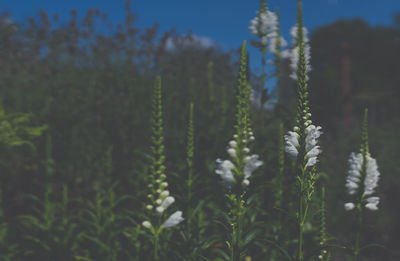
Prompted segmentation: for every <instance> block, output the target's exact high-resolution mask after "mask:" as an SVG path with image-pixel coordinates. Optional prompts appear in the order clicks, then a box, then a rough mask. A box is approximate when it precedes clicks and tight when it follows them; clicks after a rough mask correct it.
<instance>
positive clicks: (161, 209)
mask: <svg viewBox="0 0 400 261" xmlns="http://www.w3.org/2000/svg"><path fill="white" fill-rule="evenodd" d="M164 210H165V209H164V208H163V207H161V206H158V207H156V211H157V213H158V214H160V215H161V214H162V213H163V212H164Z"/></svg>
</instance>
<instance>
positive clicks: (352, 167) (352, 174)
mask: <svg viewBox="0 0 400 261" xmlns="http://www.w3.org/2000/svg"><path fill="white" fill-rule="evenodd" d="M362 163H363V156H362V154H361V153H358V154H355V153H354V152H352V153H351V154H350V158H349V171H348V172H347V173H348V176H347V179H346V188H347V192H348V193H349V194H350V195H353V194H355V193H356V191H357V189H358V186H359V185H358V184H359V182H360V176H361V174H360V171H361V166H362Z"/></svg>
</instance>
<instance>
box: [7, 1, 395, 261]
mask: <svg viewBox="0 0 400 261" xmlns="http://www.w3.org/2000/svg"><path fill="white" fill-rule="evenodd" d="M8 18H9V16H8V15H6V14H4V15H3V16H2V17H1V19H0V97H1V105H0V167H1V171H0V186H1V187H0V191H1V194H0V260H57V261H59V260H60V261H61V260H95V261H101V260H153V247H154V246H153V241H152V240H153V239H152V236H151V234H150V233H149V232H148V230H147V229H146V228H145V227H143V226H142V221H143V220H144V219H145V214H144V213H145V207H146V204H147V194H148V184H149V177H150V176H151V173H152V172H153V171H154V164H155V163H154V153H155V152H154V146H153V149H151V146H152V145H154V144H156V145H157V144H158V145H160V144H159V143H157V142H155V139H157V137H158V136H154V132H155V131H154V122H155V121H156V120H154V112H155V110H156V109H155V108H154V104H155V102H154V97H153V89H154V86H155V81H156V78H157V76H161V80H160V83H158V84H160V86H162V87H161V89H160V90H161V93H160V95H161V96H160V97H161V100H162V115H161V116H160V117H162V119H163V121H162V123H163V124H162V127H161V128H160V129H159V131H160V133H162V135H163V142H162V143H163V149H162V150H161V154H163V155H165V159H163V160H162V161H163V162H162V164H164V165H165V168H166V170H165V172H166V174H167V178H166V180H167V181H168V186H169V190H170V191H171V192H172V193H173V195H174V197H175V204H174V206H173V207H174V208H176V209H179V210H183V217H184V218H185V221H184V222H183V223H181V224H180V225H179V226H177V227H174V228H171V229H168V230H167V229H166V230H165V232H166V233H162V234H160V239H159V244H160V245H159V250H160V251H159V252H160V255H161V256H160V257H161V260H225V259H226V258H229V254H227V253H229V251H228V248H229V247H227V245H226V241H228V242H229V240H230V238H229V236H228V235H229V233H230V232H229V231H230V227H229V225H228V223H227V222H226V220H230V219H229V218H230V217H229V213H230V211H229V209H228V208H229V207H228V204H227V200H226V196H225V194H226V193H227V190H226V189H224V188H223V187H222V186H221V184H220V178H219V176H218V175H215V173H214V169H215V167H216V164H215V160H216V159H217V158H220V157H225V156H226V152H225V150H226V146H227V144H228V142H229V141H230V138H231V137H232V136H233V135H234V134H235V133H236V132H235V131H236V130H237V129H235V128H234V126H235V125H237V124H238V123H237V117H238V116H237V107H236V106H237V96H240V95H241V93H240V90H242V89H240V88H239V89H238V87H237V82H238V79H239V82H240V77H245V76H244V75H243V73H244V72H243V70H244V69H243V68H244V67H243V66H244V65H243V61H248V59H247V58H246V59H247V60H246V59H245V60H243V59H244V58H243V57H244V56H245V55H244V54H243V49H242V64H241V65H242V67H241V68H242V71H241V73H242V75H241V76H240V77H238V76H237V75H238V71H239V65H240V60H239V53H240V52H239V51H236V50H232V51H230V52H228V51H226V50H223V49H222V48H220V47H218V46H212V47H207V48H206V47H203V46H201V45H200V44H199V43H197V42H196V39H195V38H194V37H192V36H191V35H186V36H181V35H178V34H177V33H176V32H175V31H174V30H171V31H169V32H166V33H164V34H160V33H159V32H158V30H157V25H155V26H154V27H152V28H144V29H142V28H137V27H136V26H135V20H136V16H135V15H134V14H133V13H132V11H131V9H130V6H129V2H127V5H126V13H125V19H124V22H123V23H122V24H118V25H115V26H112V25H111V26H109V24H110V22H109V21H107V15H106V14H105V13H102V12H101V11H99V10H96V9H93V10H89V11H88V13H87V14H86V16H85V17H84V19H82V20H78V18H77V13H76V11H74V10H72V11H71V19H70V21H69V22H68V23H65V24H64V23H62V22H60V21H59V19H58V17H57V15H54V17H48V15H47V14H46V12H44V11H41V12H39V14H38V17H35V18H29V19H27V20H26V21H24V22H21V23H14V22H10V21H9V19H8ZM282 19H284V17H282ZM305 19H307V18H305ZM104 28H109V29H108V31H107V30H105V29H104ZM282 30H287V29H282ZM399 37H400V28H399V27H398V26H396V25H394V26H391V27H370V26H369V25H368V24H367V23H365V22H364V21H362V20H351V21H338V22H336V23H333V24H331V25H327V26H323V27H320V28H318V29H316V30H315V31H314V32H312V34H311V37H310V39H311V40H310V44H311V50H312V59H311V64H312V67H313V70H312V72H311V73H310V80H309V87H308V88H309V90H310V105H309V107H310V108H311V111H312V118H313V121H314V122H317V123H318V125H321V126H323V131H324V135H323V136H321V139H320V143H321V147H322V149H323V153H322V154H321V158H320V164H319V166H318V175H317V180H316V183H315V192H314V193H313V196H312V199H311V201H310V209H312V211H310V213H309V215H308V217H307V220H306V221H305V224H304V229H303V231H304V256H305V259H304V260H317V259H318V255H319V253H320V251H321V249H320V247H319V245H318V244H319V242H320V241H321V233H322V232H324V231H325V229H326V232H324V233H327V235H323V239H324V244H326V249H327V250H329V252H330V253H331V254H332V260H344V259H345V256H350V254H351V251H352V250H351V248H352V247H353V242H354V237H355V234H354V224H355V221H354V220H355V215H353V213H352V212H346V211H345V210H344V208H343V204H344V203H345V202H347V201H348V199H347V194H346V189H345V186H344V185H345V180H346V175H347V174H346V171H347V169H348V163H347V159H348V156H349V154H350V152H352V151H355V150H357V148H359V147H360V144H361V138H360V137H361V122H362V116H363V111H364V108H366V107H368V108H369V150H370V151H371V152H372V154H373V155H374V157H376V158H377V162H378V164H379V168H380V172H381V174H382V179H381V180H380V182H379V187H378V189H377V190H378V194H379V196H380V198H381V203H380V206H379V210H378V211H376V212H368V213H366V215H365V222H364V224H365V225H364V226H363V228H362V231H361V244H362V245H367V244H370V243H374V244H376V245H370V247H369V248H366V249H365V250H363V252H362V254H361V256H362V257H360V260H399V258H400V252H399V250H398V249H397V246H398V244H399V243H400V240H399V236H398V235H399V233H400V225H399V224H400V223H399V222H398V220H399V218H400V211H399V209H398V208H397V203H396V198H398V196H399V192H398V188H399V186H400V177H399V175H398V174H399V173H400V168H399V166H398V165H397V163H396V160H397V158H398V156H399V155H400V149H399V148H400V144H399V143H400V136H399V132H398V127H399V126H400V120H399V118H398V117H397V112H398V111H400V108H399V106H400V105H399V103H398V101H399V97H400V93H399V88H398V86H399V84H400V77H399V75H400V74H399V73H398V72H397V70H398V69H397V66H396V65H397V63H398V61H399V60H400V59H399V58H400V42H399V41H398V39H399ZM238 44H239V43H238ZM255 47H257V45H255ZM248 48H254V47H251V46H248ZM345 63H347V65H346V66H349V67H348V68H350V69H349V72H348V75H347V76H346V72H345V70H344V69H343V68H345V67H346V66H345V65H344V64H345ZM275 65H276V64H275ZM267 66H270V65H269V64H267ZM246 70H247V72H246V73H247V75H246V77H245V78H247V79H250V81H249V82H250V83H251V87H252V88H253V89H254V90H256V91H255V92H254V93H255V95H254V96H253V98H252V101H253V103H252V106H251V108H249V114H250V118H251V121H250V122H251V125H252V132H254V134H255V137H256V140H255V142H254V144H253V145H252V146H253V147H252V148H251V149H252V151H254V152H255V153H257V154H258V155H259V156H260V159H261V160H262V161H263V165H262V166H261V167H260V168H259V169H257V170H256V171H255V172H254V174H253V176H252V178H251V179H250V184H249V187H248V191H247V194H246V196H245V197H244V199H243V200H245V205H246V206H248V207H247V210H246V215H244V221H243V222H244V231H243V238H244V239H243V242H242V243H243V245H242V246H243V253H245V254H246V256H248V257H251V258H252V260H267V259H268V260H297V259H290V258H291V257H295V256H296V254H295V253H296V248H297V245H298V242H297V241H296V240H297V238H296V237H297V236H296V233H297V232H296V229H297V228H296V224H295V223H296V222H295V221H294V220H295V218H294V217H295V215H296V214H295V213H296V207H295V205H296V204H297V203H296V201H295V197H296V193H295V191H296V189H295V185H294V183H295V178H294V176H293V175H292V174H293V173H292V172H291V167H292V166H291V164H292V162H291V161H290V160H289V159H288V158H287V155H285V156H283V147H282V146H283V135H284V133H286V130H289V129H291V128H293V126H294V124H295V116H296V100H297V91H296V87H297V84H296V81H294V80H292V79H291V78H290V77H289V74H290V72H289V71H290V65H289V61H288V60H287V59H283V60H282V67H280V71H278V73H279V74H280V75H279V80H277V81H276V82H277V86H268V90H269V91H268V92H265V91H263V88H262V86H263V83H264V80H263V75H261V76H259V75H255V74H253V73H251V68H248V66H247V68H246ZM275 71H276V70H275V67H272V66H271V69H270V70H269V71H268V72H269V74H271V72H274V73H275ZM269 76H271V75H269ZM273 76H277V75H273ZM346 77H349V78H348V85H349V86H351V89H350V90H349V91H344V90H343V85H346V83H344V81H346V79H347V78H346ZM239 85H240V84H239ZM156 86H157V84H156ZM243 88H244V87H243ZM278 90H279V91H278ZM278 93H280V94H279V97H278ZM156 103H157V102H156ZM191 104H193V105H191ZM265 104H269V106H264V105H265ZM271 104H273V106H271ZM266 107H267V108H270V109H265V108H266ZM271 107H272V109H271ZM152 111H153V114H152ZM190 115H191V117H190ZM189 118H191V120H189ZM243 124H244V123H243ZM190 126H191V127H190ZM246 126H247V125H246ZM246 128H247V127H246ZM188 129H189V130H188ZM156 132H157V131H156ZM152 133H153V136H152ZM160 133H158V134H160ZM154 137H156V138H154ZM188 137H189V138H188ZM154 142H155V143H154ZM188 143H189V145H188ZM164 146H165V147H164ZM283 160H284V162H285V165H284V166H285V167H284V168H282V162H283ZM189 177H190V178H189ZM188 180H189V181H190V182H188ZM189 186H190V194H189V195H190V196H188V187H189ZM323 187H324V188H325V190H323ZM322 191H326V197H325V196H322V195H324V193H325V192H324V193H322ZM323 198H324V199H323ZM321 205H322V206H321ZM321 209H322V211H321ZM325 209H326V211H324V210H325ZM187 213H190V217H189V216H188V215H187ZM321 213H324V215H321ZM322 216H323V217H322ZM188 220H190V222H187V221H188ZM322 220H324V221H322ZM325 221H326V224H321V223H324V222H325ZM321 227H324V228H323V229H322V228H321ZM325 227H326V228H325ZM325 241H326V242H325ZM324 247H325V245H324ZM324 249H325V248H324Z"/></svg>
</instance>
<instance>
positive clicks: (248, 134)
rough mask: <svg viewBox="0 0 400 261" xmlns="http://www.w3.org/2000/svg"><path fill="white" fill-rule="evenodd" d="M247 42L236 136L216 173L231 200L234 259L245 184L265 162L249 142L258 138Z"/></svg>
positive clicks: (239, 242) (242, 56) (238, 253)
mask: <svg viewBox="0 0 400 261" xmlns="http://www.w3.org/2000/svg"><path fill="white" fill-rule="evenodd" d="M247 61H248V59H247V52H246V41H244V42H243V45H242V48H241V53H240V69H239V77H238V95H237V99H238V101H237V107H236V110H237V111H236V124H235V134H234V135H233V139H232V140H231V141H229V142H228V144H229V145H228V147H227V153H228V155H229V156H230V159H229V160H228V159H227V160H222V159H217V161H216V163H217V164H216V168H215V173H216V174H217V175H218V176H220V178H221V180H222V185H223V186H224V187H226V188H228V189H229V191H228V192H227V193H226V196H227V199H228V200H229V207H230V211H229V221H228V222H229V224H230V226H231V228H232V237H231V238H230V241H229V242H228V243H227V245H228V247H229V249H230V253H231V257H232V260H240V259H241V257H242V256H243V253H242V251H243V242H244V240H243V236H242V235H243V231H242V230H243V229H242V226H243V216H244V214H245V211H246V206H245V200H244V197H245V194H246V187H247V186H248V185H249V184H250V180H249V179H250V178H251V176H252V174H253V172H254V171H255V170H256V169H257V168H259V167H260V166H261V165H262V164H263V163H262V162H261V161H260V160H259V158H258V155H256V154H252V153H251V152H250V151H251V150H250V145H251V144H252V142H253V141H254V140H255V138H254V133H253V131H252V129H251V127H250V93H251V88H250V85H249V83H248V80H247V71H246V69H247Z"/></svg>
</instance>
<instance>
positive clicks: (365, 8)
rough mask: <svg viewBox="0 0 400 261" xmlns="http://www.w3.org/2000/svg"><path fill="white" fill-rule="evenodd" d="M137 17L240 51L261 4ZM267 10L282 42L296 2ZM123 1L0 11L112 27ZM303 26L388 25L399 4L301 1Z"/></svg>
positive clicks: (25, 4) (155, 8) (137, 0)
mask: <svg viewBox="0 0 400 261" xmlns="http://www.w3.org/2000/svg"><path fill="white" fill-rule="evenodd" d="M131 2H132V10H133V12H135V13H136V14H137V15H138V21H137V25H139V26H150V25H152V24H153V23H154V22H156V21H158V22H159V24H160V29H161V31H165V30H168V29H170V28H172V27H175V28H176V29H177V30H178V32H180V33H186V32H188V31H189V30H192V32H193V33H194V34H195V35H197V36H201V37H206V38H209V39H211V40H212V41H213V42H215V43H218V44H220V45H221V46H222V47H224V48H226V49H230V48H233V47H238V46H239V45H240V44H241V42H242V41H243V40H248V39H251V38H252V36H251V35H250V33H249V31H248V25H249V21H250V20H251V19H252V18H253V17H254V16H255V14H256V11H257V9H258V7H259V0H200V1H199V0H197V1H195V0H132V1H131ZM267 2H268V7H269V8H270V9H274V8H275V7H278V8H279V9H280V13H281V19H282V31H283V33H284V36H285V38H286V39H288V38H289V36H288V35H289V34H288V31H289V29H290V28H291V27H292V26H293V25H294V23H295V14H296V0H267ZM124 3H125V1H124V0H68V1H67V0H64V1H62V0H2V1H1V2H0V12H9V13H10V14H12V17H13V19H14V20H16V21H22V20H23V19H24V18H26V17H28V16H32V15H34V14H35V13H36V12H37V10H39V9H43V10H46V11H47V12H48V13H49V14H54V13H58V14H59V15H60V17H61V19H62V20H64V21H66V20H67V19H68V18H69V10H70V9H72V8H76V9H77V10H78V15H80V16H83V15H84V14H85V12H86V11H87V10H88V9H89V8H90V7H96V8H100V9H101V10H103V11H106V12H107V13H108V15H109V19H110V20H111V21H113V22H115V23H118V22H122V21H123V14H124ZM303 9H304V17H305V25H306V27H307V28H309V30H313V28H315V27H318V26H320V25H324V24H327V23H331V22H333V21H335V20H337V19H341V18H347V19H349V18H356V17H360V18H364V19H365V20H366V21H368V22H369V23H370V24H372V25H390V24H392V15H393V13H395V12H400V0H303ZM250 52H251V55H252V57H253V58H252V67H253V68H254V67H257V64H253V63H256V62H255V61H257V60H258V59H257V53H256V50H250Z"/></svg>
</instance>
